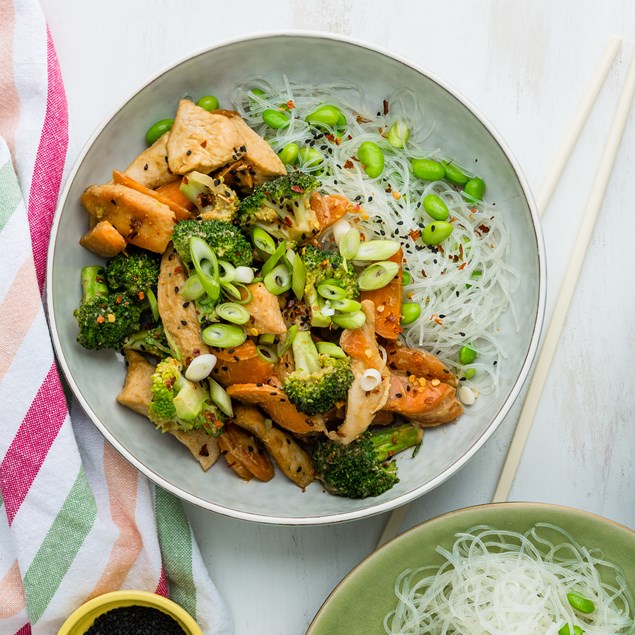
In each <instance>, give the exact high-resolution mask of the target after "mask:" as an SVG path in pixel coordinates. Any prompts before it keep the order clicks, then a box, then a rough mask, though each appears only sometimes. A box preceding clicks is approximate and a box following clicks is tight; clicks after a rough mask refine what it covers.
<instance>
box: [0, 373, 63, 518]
mask: <svg viewBox="0 0 635 635" xmlns="http://www.w3.org/2000/svg"><path fill="white" fill-rule="evenodd" d="M66 414H67V408H66V399H65V398H64V391H63V389H62V384H61V383H60V378H59V375H58V374H57V367H56V365H55V362H53V365H52V366H51V369H50V370H49V372H48V374H47V375H46V378H45V379H44V382H43V383H42V385H41V386H40V388H39V390H38V391H37V394H36V395H35V399H34V400H33V403H32V404H31V406H30V408H29V410H28V412H27V413H26V415H25V417H24V420H23V421H22V425H21V426H20V427H19V428H18V432H17V434H16V435H15V437H14V438H13V441H11V445H10V446H9V449H8V450H7V453H6V455H5V457H4V459H3V461H2V464H0V489H1V490H2V498H3V499H4V504H5V509H6V513H7V519H8V521H9V525H11V523H12V522H13V519H14V518H15V515H16V514H17V513H18V510H19V509H20V506H21V505H22V502H23V501H24V499H25V497H26V495H27V493H28V492H29V489H30V488H31V484H32V483H33V481H34V479H35V477H36V476H37V473H38V472H39V471H40V468H41V467H42V463H43V462H44V459H45V458H46V455H47V454H48V451H49V449H50V448H51V445H52V444H53V441H54V440H55V437H57V434H58V432H59V431H60V428H61V427H62V424H63V423H64V419H65V418H66Z"/></svg>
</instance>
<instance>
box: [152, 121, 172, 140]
mask: <svg viewBox="0 0 635 635" xmlns="http://www.w3.org/2000/svg"><path fill="white" fill-rule="evenodd" d="M173 125H174V119H161V121H157V122H156V123H155V124H154V125H153V126H150V128H149V129H148V132H146V143H147V144H148V145H149V146H151V145H152V144H153V143H154V142H155V141H157V140H158V139H159V138H160V137H162V136H163V135H164V134H165V133H166V132H167V131H168V130H171V129H172V126H173Z"/></svg>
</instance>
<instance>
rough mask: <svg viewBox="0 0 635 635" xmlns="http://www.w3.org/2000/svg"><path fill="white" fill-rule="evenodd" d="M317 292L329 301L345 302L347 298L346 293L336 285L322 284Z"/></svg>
mask: <svg viewBox="0 0 635 635" xmlns="http://www.w3.org/2000/svg"><path fill="white" fill-rule="evenodd" d="M317 292H318V293H319V294H320V295H321V296H322V297H323V298H326V299H327V300H343V299H344V298H345V297H346V291H345V290H344V289H342V287H337V286H335V285H334V284H327V283H325V284H321V285H320V286H319V287H318V288H317Z"/></svg>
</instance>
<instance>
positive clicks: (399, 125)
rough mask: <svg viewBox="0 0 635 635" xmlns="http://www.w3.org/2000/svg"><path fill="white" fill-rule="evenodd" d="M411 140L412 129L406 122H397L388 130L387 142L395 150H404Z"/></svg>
mask: <svg viewBox="0 0 635 635" xmlns="http://www.w3.org/2000/svg"><path fill="white" fill-rule="evenodd" d="M408 139H410V128H409V127H408V124H407V123H406V122H405V121H401V120H397V121H395V122H393V124H392V125H391V126H390V128H388V133H387V134H386V140H387V141H388V143H389V144H390V145H391V146H392V147H393V148H403V147H405V145H406V143H408Z"/></svg>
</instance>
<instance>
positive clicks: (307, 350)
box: [291, 331, 321, 375]
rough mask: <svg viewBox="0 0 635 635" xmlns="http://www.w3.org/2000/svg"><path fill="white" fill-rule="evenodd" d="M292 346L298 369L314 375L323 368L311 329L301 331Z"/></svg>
mask: <svg viewBox="0 0 635 635" xmlns="http://www.w3.org/2000/svg"><path fill="white" fill-rule="evenodd" d="M291 348H292V350H293V361H294V362H295V369H296V371H297V370H302V371H303V372H304V373H306V374H307V375H312V374H313V373H317V372H319V371H320V370H321V366H320V363H319V362H318V350H317V347H316V346H315V344H314V343H313V339H312V338H311V333H310V331H299V332H298V334H297V335H296V336H295V339H294V340H293V344H292V345H291Z"/></svg>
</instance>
